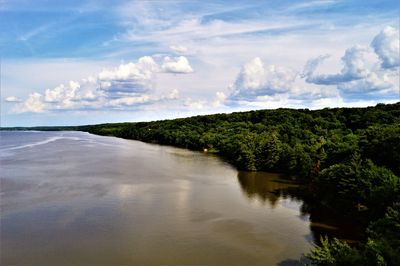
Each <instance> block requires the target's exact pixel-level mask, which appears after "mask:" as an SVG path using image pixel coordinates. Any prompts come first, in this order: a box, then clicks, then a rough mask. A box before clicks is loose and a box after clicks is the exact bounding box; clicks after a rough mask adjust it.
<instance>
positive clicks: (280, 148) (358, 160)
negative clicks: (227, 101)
mask: <svg viewBox="0 0 400 266" xmlns="http://www.w3.org/2000/svg"><path fill="white" fill-rule="evenodd" d="M80 130H84V131H88V132H90V133H94V134H99V135H111V136H117V137H122V138H127V139H135V140H141V141H145V142H151V143H159V144H166V145H173V146H178V147H185V148H188V149H193V150H201V151H207V152H212V153H217V154H219V155H220V156H222V157H223V158H225V159H226V160H227V161H229V162H230V163H232V164H233V165H235V166H236V167H237V168H238V169H241V170H248V171H273V172H283V173H285V174H287V175H288V176H290V177H291V178H295V179H297V180H300V181H302V182H304V183H305V184H307V185H306V187H307V192H306V193H305V198H306V201H305V206H304V208H307V209H309V210H308V211H309V212H311V213H312V209H313V208H319V209H321V207H322V208H323V209H325V210H327V212H329V213H331V214H334V215H340V216H347V217H351V219H352V220H353V221H355V222H357V223H358V224H359V227H360V228H362V230H363V231H364V232H365V233H364V235H365V237H364V240H363V241H362V242H361V243H359V244H358V245H355V246H354V245H353V246H349V245H348V244H347V243H346V242H343V241H339V240H337V239H327V238H324V239H321V241H320V245H319V246H317V247H315V248H314V250H313V251H312V252H311V254H309V255H308V257H309V258H310V260H311V263H312V264H316V265H361V264H364V265H400V203H399V202H400V178H399V175H400V103H397V104H388V105H384V104H378V105H377V106H375V107H368V108H334V109H329V108H326V109H322V110H315V111H310V110H308V109H301V110H293V109H277V110H259V111H250V112H238V113H232V114H216V115H207V116H195V117H189V118H182V119H174V120H163V121H155V122H140V123H118V124H101V125H94V126H86V127H82V128H80Z"/></svg>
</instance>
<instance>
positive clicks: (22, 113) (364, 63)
mask: <svg viewBox="0 0 400 266" xmlns="http://www.w3.org/2000/svg"><path fill="white" fill-rule="evenodd" d="M399 11H400V10H399V4H398V3H397V1H335V0H332V1H330V0H326V1H319V0H317V1H50V0H49V1H40V0H38V1H29V0H26V1H20V0H13V1H8V0H0V18H1V20H0V52H1V58H2V73H1V84H2V87H1V126H33V125H77V124H92V123H101V122H117V121H148V120H155V119H164V118H174V117H185V116H191V115H197V114H208V113H217V112H232V111H240V110H251V109H261V108H279V107H292V108H311V109H316V108H323V107H336V106H369V105H375V104H376V103H379V102H384V103H391V102H397V101H400V96H399V93H400V92H399Z"/></svg>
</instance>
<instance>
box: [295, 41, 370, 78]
mask: <svg viewBox="0 0 400 266" xmlns="http://www.w3.org/2000/svg"><path fill="white" fill-rule="evenodd" d="M368 53H369V50H368V49H367V48H364V47H361V46H354V47H351V48H349V49H347V50H346V52H345V54H344V56H343V57H342V58H341V60H342V63H343V68H342V69H341V71H340V73H338V74H315V71H316V69H317V67H318V66H319V65H320V64H321V63H322V62H323V61H324V60H325V59H326V58H327V56H319V57H317V58H315V59H311V60H309V61H308V62H307V63H306V66H305V68H304V70H303V75H304V76H306V78H307V79H306V80H307V82H309V83H314V84H320V85H336V84H338V83H341V82H349V81H353V80H357V79H361V78H364V77H366V76H367V75H368V73H369V71H368V69H367V67H366V62H367V57H368Z"/></svg>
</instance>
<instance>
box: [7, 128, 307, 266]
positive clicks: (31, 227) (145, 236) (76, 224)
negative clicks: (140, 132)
mask: <svg viewBox="0 0 400 266" xmlns="http://www.w3.org/2000/svg"><path fill="white" fill-rule="evenodd" d="M0 168H1V174H0V182H1V183H0V184H1V186H0V193H1V194H0V195H1V201H0V206H1V219H0V233H1V236H0V237H1V239H0V243H1V245H0V251H1V253H0V256H1V264H2V265H3V264H4V265H18V264H19V265H32V264H36V265H132V264H140V265H151V264H153V265H159V264H164V265H165V264H174V265H176V264H179V265H182V264H185V265H188V264H189V265H195V264H197V265H204V264H213V265H222V264H224V265H243V264H247V265H249V264H253V265H254V264H259V265H277V264H280V265H289V264H290V262H291V260H294V259H298V258H300V256H301V254H302V253H304V252H307V251H308V250H309V249H310V246H311V239H312V237H311V235H312V234H311V231H310V222H309V218H308V216H307V215H302V214H301V212H300V206H301V203H302V202H301V201H300V200H298V199H295V198H293V197H291V196H290V195H288V194H285V193H282V192H283V191H285V189H286V188H290V187H293V186H296V185H295V184H291V183H288V182H286V181H283V180H282V179H281V178H280V177H279V176H278V175H276V174H268V173H244V172H238V171H237V170H235V169H234V168H233V167H232V166H230V165H229V164H227V163H225V162H223V161H222V160H220V159H219V158H218V157H216V156H213V155H208V154H205V153H200V152H193V151H188V150H184V149H179V148H173V147H166V146H159V145H152V144H145V143H142V142H138V141H132V140H124V139H118V138H113V137H101V136H95V135H90V134H88V133H82V132H1V142H0Z"/></svg>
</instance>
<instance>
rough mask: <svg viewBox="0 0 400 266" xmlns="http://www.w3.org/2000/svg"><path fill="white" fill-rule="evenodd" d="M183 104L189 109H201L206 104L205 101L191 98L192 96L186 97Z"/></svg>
mask: <svg viewBox="0 0 400 266" xmlns="http://www.w3.org/2000/svg"><path fill="white" fill-rule="evenodd" d="M183 105H184V106H186V107H188V108H190V109H203V108H204V107H205V106H206V105H207V101H205V100H193V99H192V98H187V99H186V100H185V102H184V103H183Z"/></svg>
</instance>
